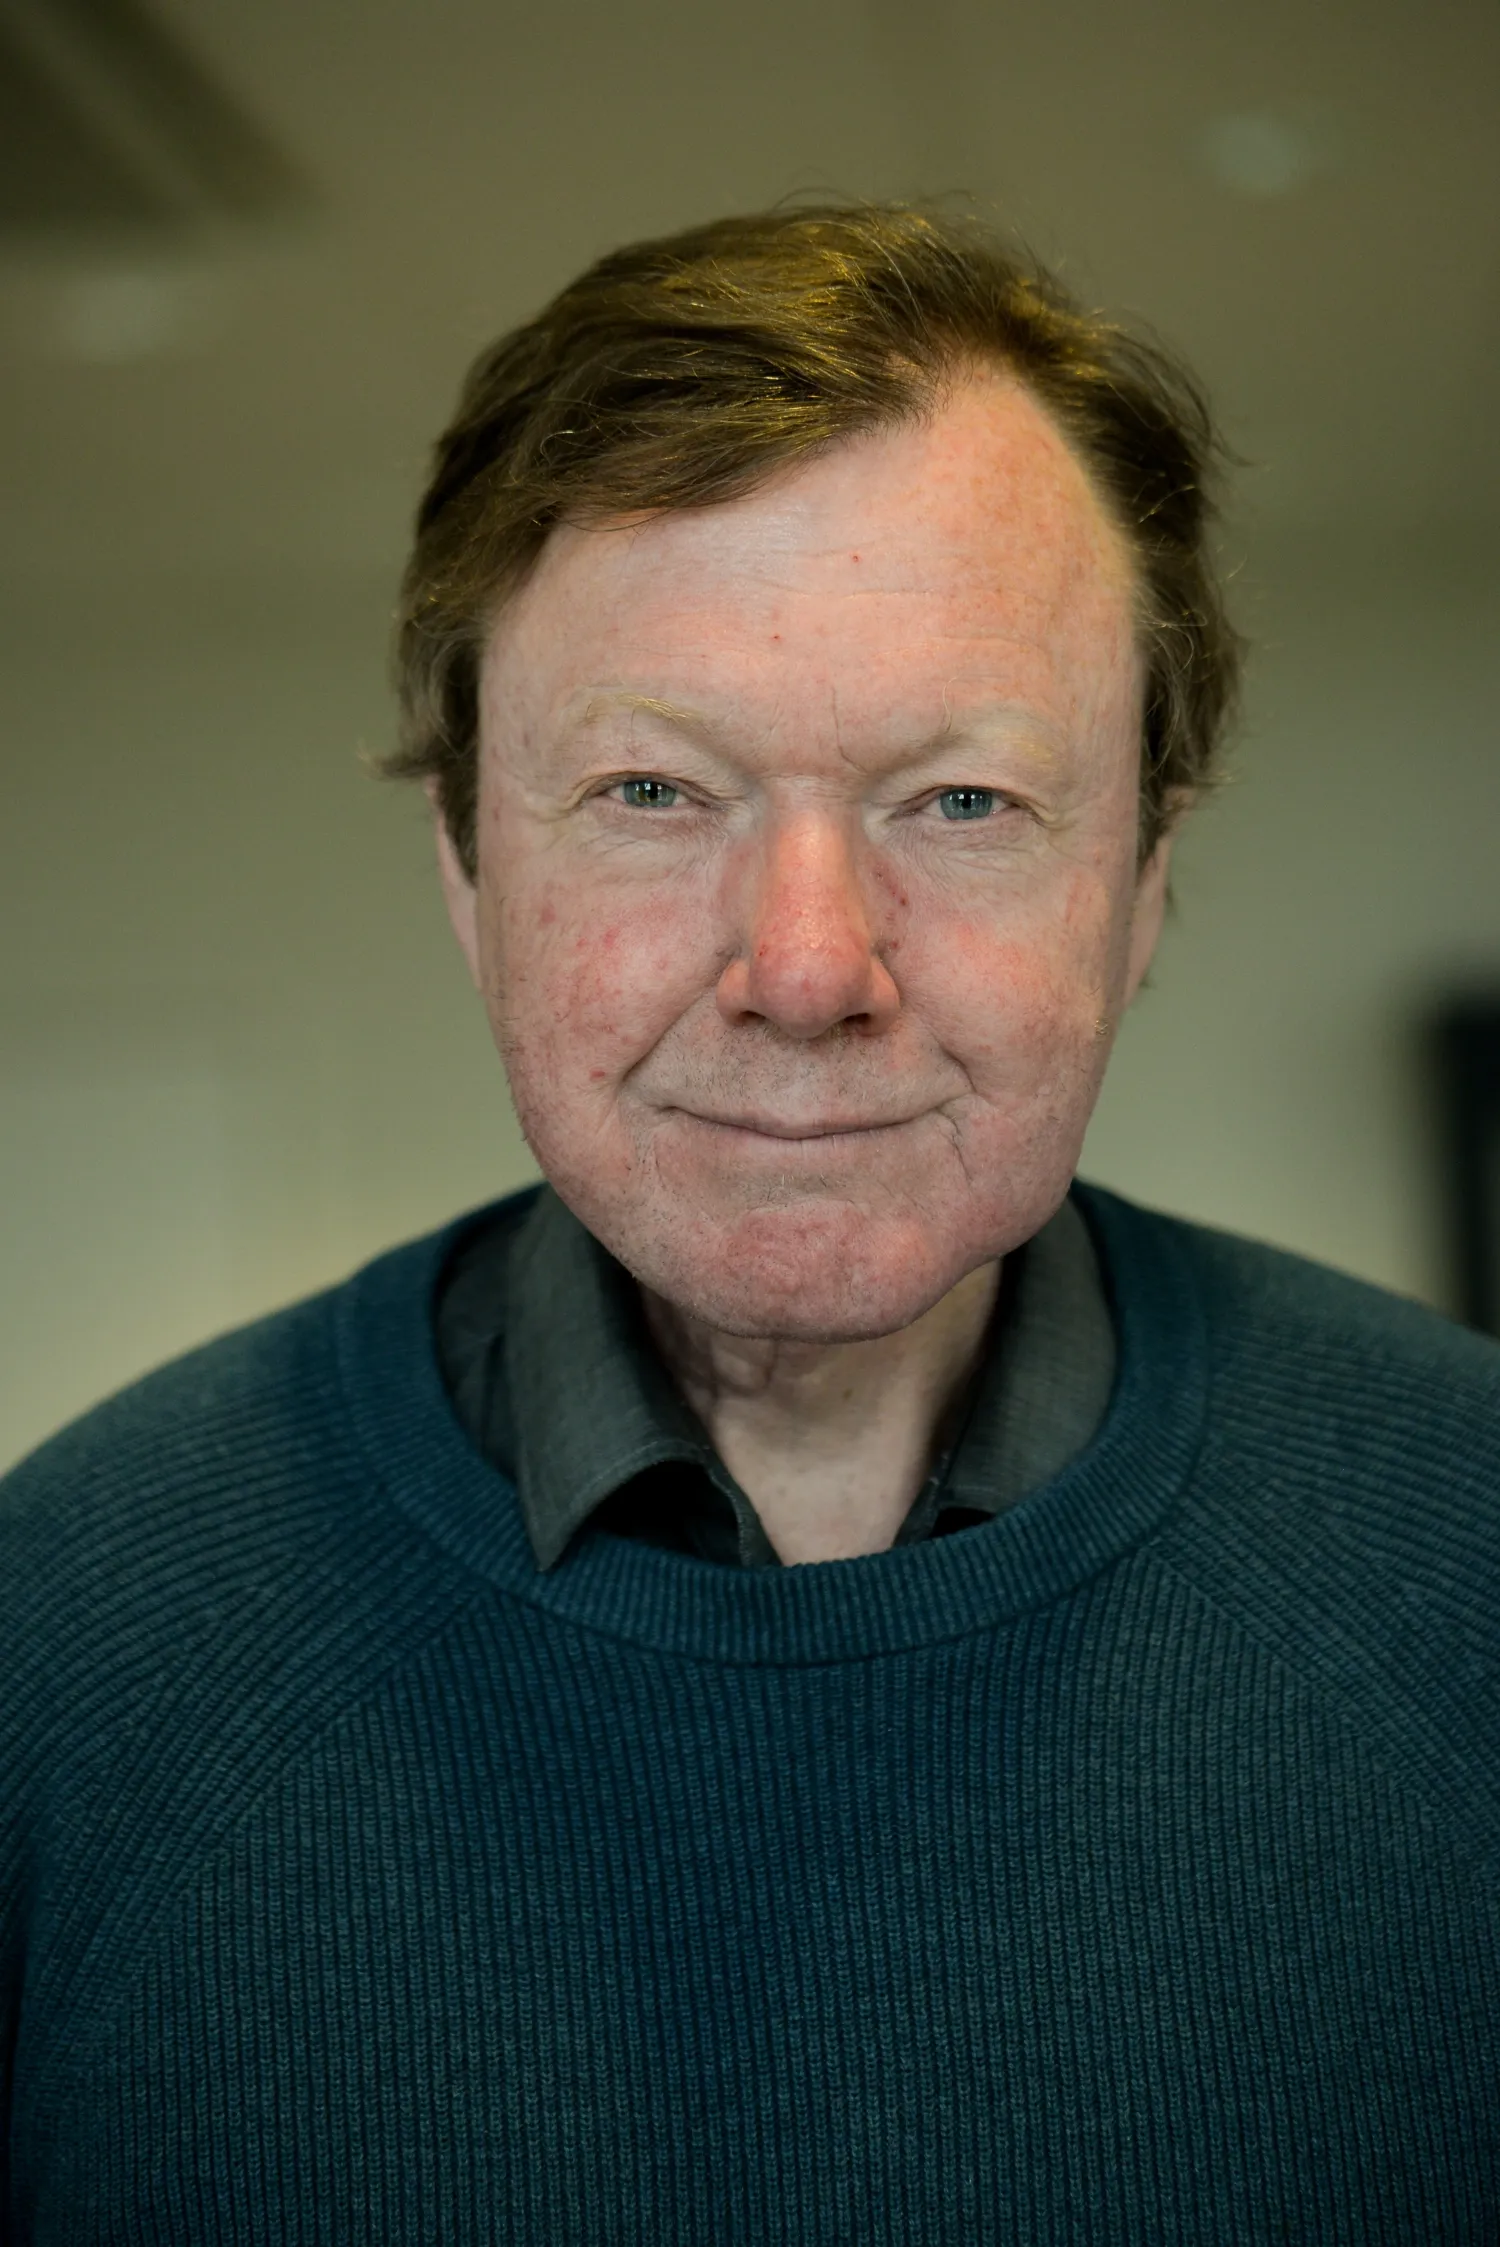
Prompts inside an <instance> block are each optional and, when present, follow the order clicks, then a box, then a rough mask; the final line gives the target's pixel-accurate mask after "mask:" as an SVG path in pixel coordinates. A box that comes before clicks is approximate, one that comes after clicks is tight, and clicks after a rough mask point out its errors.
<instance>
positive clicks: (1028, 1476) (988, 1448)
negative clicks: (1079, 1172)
mask: <svg viewBox="0 0 1500 2247" xmlns="http://www.w3.org/2000/svg"><path fill="white" fill-rule="evenodd" d="M504 1298H505V1300H504V1310H503V1337H504V1340H503V1348H504V1379H503V1392H504V1397H505V1400H506V1403H507V1406H508V1418H509V1428H510V1441H509V1443H508V1444H507V1445H506V1449H507V1450H508V1451H509V1452H510V1453H511V1457H512V1462H513V1469H514V1474H515V1480H516V1484H517V1489H518V1492H519V1496H520V1504H521V1511H522V1515H523V1518H524V1520H525V1523H526V1530H527V1535H528V1537H529V1539H530V1542H531V1546H532V1550H533V1552H534V1554H535V1556H536V1561H537V1566H538V1567H539V1568H542V1569H547V1568H551V1567H552V1566H553V1565H554V1564H555V1563H556V1562H557V1561H558V1560H559V1559H561V1557H562V1555H563V1553H564V1551H565V1550H566V1548H567V1546H568V1544H569V1543H570V1542H571V1540H572V1538H573V1537H574V1536H575V1535H576V1534H577V1532H578V1531H579V1530H580V1529H581V1528H582V1527H583V1525H584V1524H585V1522H587V1520H588V1519H589V1517H590V1515H591V1514H593V1513H594V1512H595V1510H596V1509H597V1507H598V1506H599V1505H600V1504H601V1503H602V1501H603V1500H604V1499H605V1498H607V1497H609V1496H610V1495H611V1493H612V1492H614V1491H616V1490H618V1489H619V1488H620V1487H621V1485H622V1484H624V1483H626V1482H628V1481H629V1480H630V1479H631V1477H632V1476H634V1475H638V1474H640V1473H642V1472H643V1471H644V1470H645V1469H647V1468H649V1467H654V1466H658V1465H660V1464H661V1463H663V1462H664V1461H667V1460H682V1461H685V1462H688V1463H690V1464H692V1465H695V1466H698V1467H700V1468H702V1470H703V1471H704V1472H705V1473H706V1474H708V1475H709V1476H710V1477H711V1479H712V1480H713V1481H714V1483H715V1484H716V1485H717V1486H718V1488H719V1489H720V1491H721V1492H722V1493H723V1494H724V1495H725V1497H726V1498H728V1499H729V1500H730V1501H731V1503H732V1504H733V1505H734V1509H735V1512H736V1513H737V1514H738V1515H740V1516H741V1517H742V1519H741V1544H742V1546H743V1544H744V1532H745V1529H746V1527H747V1526H748V1527H749V1528H750V1530H751V1531H752V1533H754V1532H756V1531H759V1524H758V1522H755V1521H754V1520H753V1515H752V1513H751V1509H750V1508H749V1503H748V1501H747V1500H746V1499H745V1498H744V1494H743V1493H742V1492H740V1491H739V1489H738V1486H737V1485H736V1484H735V1483H734V1482H733V1480H732V1478H731V1477H730V1476H729V1474H728V1470H727V1469H726V1468H725V1467H724V1466H723V1464H722V1462H721V1461H720V1460H719V1459H718V1457H717V1455H716V1453H715V1451H714V1449H713V1445H712V1443H711V1442H710V1440H709V1437H708V1433H707V1431H706V1429H705V1428H704V1427H703V1424H702V1422H701V1421H700V1420H699V1419H698V1418H697V1416H696V1414H695V1413H694V1412H693V1411H692V1410H691V1409H690V1407H689V1406H688V1404H687V1403H686V1401H685V1400H684V1398H683V1397H682V1396H681V1394H680V1392H679V1391H678V1389H677V1387H676V1385H675V1383H674V1382H673V1381H672V1379H671V1376H670V1375H669V1374H668V1372H667V1371H666V1368H665V1367H664V1366H663V1364H662V1362H661V1360H660V1358H659V1357H658V1356H657V1353H656V1350H655V1347H654V1345H653V1343H652V1341H651V1339H650V1336H649V1334H648V1332H647V1330H646V1322H645V1316H644V1313H643V1311H642V1309H641V1302H640V1295H639V1291H638V1289H637V1287H636V1283H635V1281H634V1280H633V1279H632V1278H631V1276H630V1274H629V1273H628V1272H626V1271H625V1270H624V1269H623V1267H622V1266H621V1265H620V1264H618V1263H617V1262H616V1261H615V1259H614V1258H613V1257H612V1256H611V1255H610V1254H609V1253H608V1251H607V1250H606V1249H604V1248H603V1247H602V1246H601V1245H600V1243H599V1242H598V1241H596V1240H595V1239H594V1237H593V1235H592V1234H591V1233H590V1232H588V1230H587V1229H586V1228H585V1227H584V1226H583V1225H582V1224H580V1222H579V1220H578V1219H577V1218H576V1217H574V1216H573V1214H572V1212H571V1211H570V1210H569V1209H567V1207H566V1206H565V1205H564V1204H563V1203H562V1202H561V1201H559V1199H558V1197H557V1196H556V1194H554V1193H553V1192H552V1191H551V1189H550V1188H548V1187H543V1188H542V1190H541V1192H540V1193H539V1194H538V1196H537V1199H536V1201H535V1203H534V1204H533V1206H532V1208H531V1210H530V1211H529V1213H528V1215H527V1216H526V1218H525V1220H524V1222H523V1224H522V1225H521V1227H520V1229H519V1232H518V1233H517V1234H516V1235H515V1236H514V1238H513V1241H512V1243H511V1246H510V1253H509V1255H508V1257H507V1264H506V1284H505V1288H504ZM1114 1372H1115V1336H1114V1326H1113V1322H1112V1319H1111V1317H1110V1312H1109V1307H1108V1304H1107V1302H1106V1300H1105V1295H1104V1288H1103V1283H1102V1280H1101V1277H1100V1272H1099V1264H1098V1259H1097V1256H1096V1254H1095V1251H1094V1246H1093V1242H1092V1239H1091V1238H1090V1235H1089V1231H1088V1227H1087V1225H1086V1224H1085V1223H1084V1220H1083V1218H1082V1217H1081V1215H1080V1214H1079V1212H1078V1209H1077V1208H1076V1206H1075V1205H1074V1204H1073V1203H1072V1202H1071V1201H1066V1202H1064V1203H1063V1205H1062V1207H1061V1208H1060V1209H1059V1210H1058V1211H1057V1213H1056V1215H1055V1216H1053V1217H1052V1218H1051V1219H1049V1221H1048V1223H1047V1224H1046V1225H1044V1226H1043V1227H1042V1229H1041V1231H1040V1232H1039V1233H1037V1234H1036V1235H1035V1236H1034V1238H1033V1239H1032V1240H1030V1241H1029V1242H1027V1243H1026V1245H1025V1247H1024V1248H1022V1249H1019V1250H1016V1251H1014V1252H1013V1253H1012V1254H1011V1255H1010V1256H1008V1257H1007V1258H1006V1260H1005V1267H1004V1272H1003V1275H1002V1281H1001V1290H1000V1297H999V1301H998V1304H997V1308H996V1313H995V1316H994V1319H993V1320H992V1322H991V1327H990V1332H989V1334H988V1336H987V1338H986V1343H985V1348H984V1352H983V1355H982V1357H981V1360H980V1363H979V1365H978V1367H977V1368H976V1370H975V1373H974V1375H973V1377H972V1379H971V1381H970V1383H969V1386H968V1389H967V1392H966V1394H965V1396H964V1398H963V1400H962V1402H961V1404H960V1408H959V1411H958V1413H957V1415H956V1418H955V1423H954V1428H953V1433H952V1435H951V1437H950V1440H949V1444H948V1448H947V1450H946V1453H945V1455H944V1456H943V1457H942V1458H941V1459H940V1460H939V1461H938V1462H937V1463H936V1465H935V1467H934V1471H933V1473H932V1474H931V1475H930V1476H929V1477H928V1479H927V1482H926V1483H925V1485H924V1486H923V1489H922V1491H921V1492H920V1493H919V1495H918V1498H917V1500H916V1502H915V1503H914V1505H913V1507H912V1511H911V1514H910V1515H909V1517H908V1519H907V1522H906V1523H905V1524H904V1525H903V1528H902V1531H901V1534H900V1537H899V1538H898V1542H899V1543H903V1544H904V1543H909V1542H912V1541H913V1540H915V1539H916V1538H919V1537H922V1536H929V1535H931V1534H932V1530H933V1525H934V1523H935V1521H936V1519H937V1517H938V1515H939V1513H940V1512H941V1511H942V1510H944V1509H945V1508H947V1507H960V1508H963V1509H966V1510H968V1511H971V1512H973V1513H975V1514H979V1515H985V1516H987V1515H992V1514H997V1513H999V1512H1001V1511H1002V1510H1004V1509H1005V1508H1006V1507H1008V1506H1010V1505H1013V1504H1014V1503H1015V1502H1016V1501H1017V1500H1018V1499H1020V1498H1023V1497H1025V1496H1026V1495H1027V1493H1028V1492H1029V1491H1031V1490H1034V1489H1037V1488H1039V1487H1040V1486H1041V1484H1043V1483H1044V1482H1047V1481H1050V1480H1051V1478H1052V1477H1053V1476H1054V1475H1055V1474H1057V1473H1059V1472H1060V1471H1061V1469H1062V1468H1063V1467H1065V1466H1066V1465H1067V1464H1068V1462H1069V1460H1070V1459H1072V1458H1074V1457H1076V1455H1077V1454H1078V1452H1080V1451H1081V1450H1083V1449H1084V1448H1085V1446H1086V1445H1087V1443H1088V1442H1089V1440H1090V1439H1091V1438H1092V1436H1093V1434H1094V1432H1095V1430H1096V1429H1097V1427H1098V1426H1099V1424H1100V1422H1101V1421H1102V1419H1103V1417H1104V1413H1105V1410H1106V1407H1107V1406H1108V1403H1109V1397H1110V1392H1111V1389H1112V1387H1113V1382H1114ZM744 1517H749V1518H748V1521H747V1519H746V1518H744ZM756 1543H757V1546H758V1545H760V1544H763V1543H765V1539H764V1532H763V1531H759V1536H758V1538H757V1539H756ZM755 1557H758V1558H761V1559H766V1558H771V1559H774V1557H775V1556H774V1554H772V1553H770V1550H769V1547H768V1546H767V1549H766V1552H765V1553H760V1552H759V1551H757V1553H756V1555H755Z"/></svg>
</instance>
